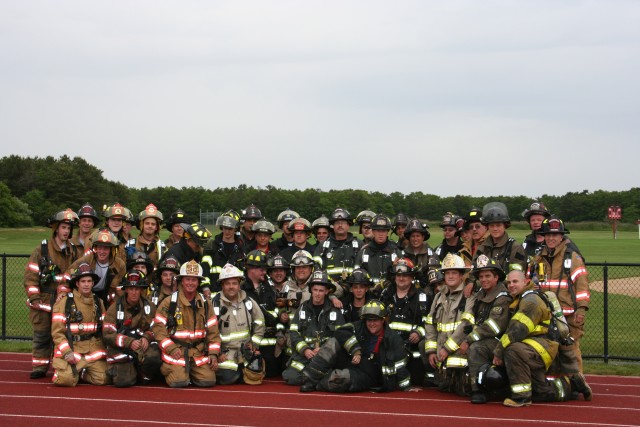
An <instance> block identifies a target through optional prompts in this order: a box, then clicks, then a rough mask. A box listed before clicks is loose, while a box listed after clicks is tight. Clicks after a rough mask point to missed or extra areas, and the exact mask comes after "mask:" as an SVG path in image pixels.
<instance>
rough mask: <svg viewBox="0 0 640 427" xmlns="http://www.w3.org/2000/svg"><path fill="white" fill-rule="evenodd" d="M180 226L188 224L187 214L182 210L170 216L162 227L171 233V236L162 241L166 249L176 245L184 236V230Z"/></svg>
mask: <svg viewBox="0 0 640 427" xmlns="http://www.w3.org/2000/svg"><path fill="white" fill-rule="evenodd" d="M182 224H190V222H189V220H188V219H187V214H186V213H185V212H184V211H183V210H182V209H178V210H177V211H175V212H174V213H172V214H171V216H170V217H169V219H168V220H167V222H166V224H165V225H164V227H165V228H166V229H167V230H169V232H170V233H171V235H169V237H167V238H166V239H165V241H164V244H165V246H166V247H167V249H169V248H170V247H171V246H173V245H175V244H177V243H178V242H179V241H180V239H181V238H182V235H183V234H184V228H182Z"/></svg>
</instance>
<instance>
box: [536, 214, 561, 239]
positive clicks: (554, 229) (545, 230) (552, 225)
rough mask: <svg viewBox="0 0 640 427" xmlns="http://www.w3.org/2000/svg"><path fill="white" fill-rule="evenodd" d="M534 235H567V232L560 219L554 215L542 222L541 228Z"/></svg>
mask: <svg viewBox="0 0 640 427" xmlns="http://www.w3.org/2000/svg"><path fill="white" fill-rule="evenodd" d="M536 233H537V234H542V235H545V234H552V233H559V234H569V230H567V228H566V227H565V226H564V222H562V220H561V219H560V218H558V217H556V216H555V215H551V217H549V218H547V219H545V220H544V221H542V226H541V227H540V229H539V230H538V231H536Z"/></svg>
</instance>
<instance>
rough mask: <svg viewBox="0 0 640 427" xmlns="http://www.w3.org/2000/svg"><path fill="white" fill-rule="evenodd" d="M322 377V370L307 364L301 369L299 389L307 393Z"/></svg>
mask: <svg viewBox="0 0 640 427" xmlns="http://www.w3.org/2000/svg"><path fill="white" fill-rule="evenodd" d="M322 377H324V372H322V371H320V370H318V369H316V368H314V367H313V366H311V365H307V366H306V367H305V368H304V369H303V370H302V385H301V386H300V391H301V392H304V393H307V392H310V391H315V390H316V385H317V384H318V382H320V380H321V379H322Z"/></svg>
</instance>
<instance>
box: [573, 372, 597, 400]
mask: <svg viewBox="0 0 640 427" xmlns="http://www.w3.org/2000/svg"><path fill="white" fill-rule="evenodd" d="M571 389H572V390H573V391H577V392H578V393H582V395H583V396H584V400H591V397H592V395H593V393H592V392H591V387H589V384H587V380H586V379H585V377H584V375H583V374H581V373H577V374H573V375H572V376H571Z"/></svg>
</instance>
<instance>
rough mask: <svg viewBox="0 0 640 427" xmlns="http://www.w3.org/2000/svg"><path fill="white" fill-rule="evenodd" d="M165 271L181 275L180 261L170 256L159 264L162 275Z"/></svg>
mask: <svg viewBox="0 0 640 427" xmlns="http://www.w3.org/2000/svg"><path fill="white" fill-rule="evenodd" d="M165 270H169V271H173V272H175V273H176V274H177V273H180V261H178V260H177V259H176V258H174V257H172V256H168V257H166V258H165V259H163V260H162V261H161V262H160V263H159V264H158V271H159V272H160V273H162V272H163V271H165Z"/></svg>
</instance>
